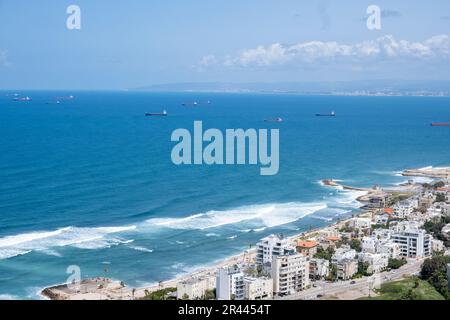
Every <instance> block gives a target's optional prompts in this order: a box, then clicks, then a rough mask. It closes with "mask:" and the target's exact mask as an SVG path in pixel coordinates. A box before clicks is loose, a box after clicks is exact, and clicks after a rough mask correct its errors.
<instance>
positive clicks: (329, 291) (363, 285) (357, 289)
mask: <svg viewBox="0 0 450 320" xmlns="http://www.w3.org/2000/svg"><path fill="white" fill-rule="evenodd" d="M422 263H423V260H410V261H408V264H406V265H404V266H403V267H401V268H400V269H398V270H393V271H391V272H383V273H380V274H378V275H377V276H376V277H364V278H361V279H356V280H354V281H340V282H332V283H330V282H325V281H316V282H313V283H314V284H315V285H316V287H315V288H311V289H308V290H305V291H302V292H299V293H297V294H295V295H291V296H287V297H281V298H278V300H316V299H320V298H325V299H326V298H327V297H330V296H333V297H337V298H342V299H345V300H347V299H349V300H351V299H352V298H353V299H357V298H360V297H365V296H369V294H371V293H373V291H372V288H376V287H377V285H381V284H382V283H386V282H392V281H398V280H402V279H403V278H404V277H405V276H410V275H413V274H417V273H418V272H420V267H421V265H422ZM318 296H319V297H318Z"/></svg>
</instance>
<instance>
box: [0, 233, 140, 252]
mask: <svg viewBox="0 0 450 320" xmlns="http://www.w3.org/2000/svg"><path fill="white" fill-rule="evenodd" d="M134 229H136V226H127V227H100V228H77V227H67V228H61V229H58V230H55V231H44V232H31V233H23V234H19V235H14V236H7V237H4V238H0V260H2V259H8V258H12V257H16V256H20V255H24V254H27V253H30V252H32V251H40V252H43V253H47V254H49V253H50V254H52V253H54V252H55V251H54V249H51V248H56V247H66V246H71V247H76V248H80V249H92V250H94V249H100V248H105V247H111V246H113V245H118V244H122V243H128V242H129V241H130V240H123V239H120V238H118V237H115V236H113V235H114V234H118V233H122V232H127V231H132V230H134Z"/></svg>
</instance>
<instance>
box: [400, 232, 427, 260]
mask: <svg viewBox="0 0 450 320" xmlns="http://www.w3.org/2000/svg"><path fill="white" fill-rule="evenodd" d="M431 240H432V237H431V236H430V235H429V234H427V233H426V231H425V230H423V229H418V228H409V229H405V230H404V231H402V232H397V233H394V234H393V235H392V241H393V242H394V243H397V244H398V245H399V246H400V256H402V257H405V258H423V257H428V256H430V255H431V253H432V247H431Z"/></svg>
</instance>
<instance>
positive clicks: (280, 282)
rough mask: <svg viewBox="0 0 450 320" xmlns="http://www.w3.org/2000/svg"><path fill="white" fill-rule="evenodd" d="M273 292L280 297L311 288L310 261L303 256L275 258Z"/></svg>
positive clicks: (273, 264)
mask: <svg viewBox="0 0 450 320" xmlns="http://www.w3.org/2000/svg"><path fill="white" fill-rule="evenodd" d="M272 279H273V292H274V294H276V295H279V296H285V295H290V294H295V293H297V292H300V291H302V290H305V289H306V288H307V287H308V286H309V261H308V260H307V258H306V257H305V256H304V255H302V254H299V253H297V254H290V255H284V256H274V257H273V261H272Z"/></svg>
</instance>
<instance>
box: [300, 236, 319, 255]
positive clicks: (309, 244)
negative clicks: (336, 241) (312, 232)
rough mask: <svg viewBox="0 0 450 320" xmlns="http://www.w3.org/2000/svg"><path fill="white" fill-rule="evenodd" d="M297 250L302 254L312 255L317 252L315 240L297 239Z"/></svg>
mask: <svg viewBox="0 0 450 320" xmlns="http://www.w3.org/2000/svg"><path fill="white" fill-rule="evenodd" d="M297 252H298V253H301V254H303V255H304V256H307V257H312V256H314V255H315V254H316V253H317V242H316V241H312V240H308V241H298V242H297Z"/></svg>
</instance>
